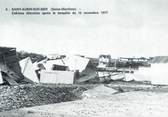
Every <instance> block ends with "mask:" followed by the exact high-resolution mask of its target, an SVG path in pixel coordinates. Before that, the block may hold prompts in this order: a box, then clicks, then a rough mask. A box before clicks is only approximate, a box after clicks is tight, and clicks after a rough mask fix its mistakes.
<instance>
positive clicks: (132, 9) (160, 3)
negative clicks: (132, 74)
mask: <svg viewBox="0 0 168 117" xmlns="http://www.w3.org/2000/svg"><path fill="white" fill-rule="evenodd" d="M167 6H168V1H167V0H80V1H79V0H47V1H46V0H0V46H5V47H16V48H17V50H18V51H20V50H24V51H28V52H36V53H42V54H52V53H56V54H81V55H86V56H90V57H98V55H100V54H110V55H111V56H112V57H120V56H126V57H134V56H135V57H136V56H138V57H140V56H160V55H168V46H167V42H168V41H167V40H168V33H167V31H168V7H167ZM26 7H28V8H33V7H47V8H51V7H54V8H61V7H65V8H77V9H81V11H102V10H105V11H108V14H104V15H76V16H72V15H64V16H60V15H54V16H33V15H30V16H19V15H17V16H14V15H11V14H10V11H5V8H26Z"/></svg>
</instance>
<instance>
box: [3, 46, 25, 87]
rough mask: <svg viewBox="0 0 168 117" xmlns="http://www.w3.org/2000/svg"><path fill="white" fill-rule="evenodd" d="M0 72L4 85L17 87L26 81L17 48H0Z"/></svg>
mask: <svg viewBox="0 0 168 117" xmlns="http://www.w3.org/2000/svg"><path fill="white" fill-rule="evenodd" d="M0 71H1V72H0V73H1V76H2V81H3V83H9V84H10V85H17V83H19V82H21V81H22V80H23V79H24V76H23V74H22V73H21V68H20V66H19V60H18V58H17V54H16V48H8V47H0Z"/></svg>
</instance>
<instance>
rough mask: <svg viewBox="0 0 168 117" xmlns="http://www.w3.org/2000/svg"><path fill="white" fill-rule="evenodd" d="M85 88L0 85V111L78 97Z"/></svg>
mask: <svg viewBox="0 0 168 117" xmlns="http://www.w3.org/2000/svg"><path fill="white" fill-rule="evenodd" d="M85 90H86V88H83V87H77V86H52V87H51V86H45V85H32V84H29V85H20V86H1V87H0V100H1V101H0V111H7V110H12V109H17V108H22V107H31V106H38V105H44V104H51V103H58V102H65V101H72V100H76V99H80V95H81V94H82V92H83V91H85Z"/></svg>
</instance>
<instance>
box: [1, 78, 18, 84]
mask: <svg viewBox="0 0 168 117" xmlns="http://www.w3.org/2000/svg"><path fill="white" fill-rule="evenodd" d="M4 79H5V80H6V81H7V82H8V83H9V84H10V85H12V86H19V84H18V83H17V82H16V81H15V80H14V79H12V78H9V77H4Z"/></svg>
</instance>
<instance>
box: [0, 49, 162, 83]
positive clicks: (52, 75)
mask: <svg viewBox="0 0 168 117" xmlns="http://www.w3.org/2000/svg"><path fill="white" fill-rule="evenodd" d="M103 57H104V56H100V58H99V59H97V60H98V62H97V63H96V59H93V58H87V57H85V56H81V55H73V56H72V55H71V56H70V55H69V56H66V55H54V56H49V57H47V58H45V59H43V60H41V61H36V62H34V63H33V62H32V60H31V58H30V57H27V58H24V59H22V60H20V61H19V59H18V57H17V53H16V48H7V47H0V71H1V72H0V84H3V83H7V84H10V85H18V83H49V84H50V83H53V84H82V83H101V82H110V81H116V80H119V81H125V82H130V81H138V82H142V83H147V84H150V83H151V82H150V81H151V79H149V78H147V77H146V76H145V77H144V76H142V75H140V74H141V73H139V72H138V71H142V70H141V69H140V70H132V69H130V68H117V67H115V66H113V67H109V66H108V64H109V62H110V59H111V58H110V57H109V56H107V57H104V58H103ZM95 63H96V64H95ZM146 69H149V68H146ZM145 71H148V70H145ZM134 72H135V73H134ZM154 83H156V84H157V82H154ZM159 83H160V82H159ZM161 83H162V84H164V82H161Z"/></svg>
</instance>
